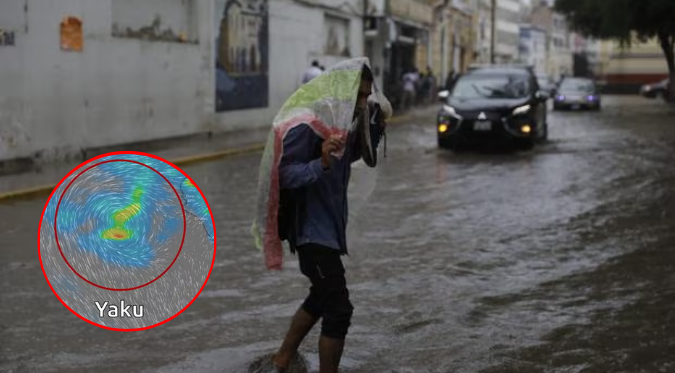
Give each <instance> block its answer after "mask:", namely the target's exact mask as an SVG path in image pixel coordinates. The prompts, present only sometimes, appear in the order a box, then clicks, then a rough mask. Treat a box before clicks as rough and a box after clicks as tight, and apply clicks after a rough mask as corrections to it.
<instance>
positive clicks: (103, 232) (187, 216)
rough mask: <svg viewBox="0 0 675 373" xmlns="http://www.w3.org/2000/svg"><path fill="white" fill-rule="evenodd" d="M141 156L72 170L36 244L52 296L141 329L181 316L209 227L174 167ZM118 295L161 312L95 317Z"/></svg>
mask: <svg viewBox="0 0 675 373" xmlns="http://www.w3.org/2000/svg"><path fill="white" fill-rule="evenodd" d="M143 154H144V153H128V154H120V155H117V154H116V155H110V156H102V157H97V159H95V160H91V161H89V162H85V163H84V164H82V165H80V166H79V167H78V168H77V169H75V170H73V172H71V174H69V175H68V176H67V177H66V178H64V179H63V180H62V181H61V183H60V184H59V186H58V187H57V188H56V189H55V190H54V192H53V193H52V196H51V197H50V199H49V201H48V202H47V204H46V206H45V210H44V214H43V217H42V222H41V228H40V236H39V247H40V252H41V258H42V259H44V261H45V263H44V264H43V270H44V271H45V275H46V276H47V279H48V282H50V286H52V285H53V286H52V290H54V292H55V293H57V295H59V293H60V295H61V296H62V297H63V299H62V298H61V297H59V299H61V300H62V302H64V304H69V306H68V307H69V308H71V307H72V308H71V311H74V309H77V312H76V313H77V314H78V316H80V317H84V318H86V319H88V320H91V321H94V322H96V323H97V324H100V325H115V326H119V325H122V324H123V326H127V327H132V326H133V327H140V326H147V325H150V324H149V323H157V322H161V321H162V320H163V319H166V318H167V317H169V316H170V315H171V314H172V313H175V312H178V311H180V309H181V308H183V307H186V305H187V304H189V301H191V300H193V298H192V297H194V296H195V294H197V293H198V291H199V287H198V286H203V284H204V281H205V280H206V279H207V278H208V274H210V268H209V265H211V266H212V261H213V258H214V257H215V246H214V245H215V226H214V224H213V219H212V217H211V213H210V210H209V207H208V204H207V203H206V200H205V199H204V198H203V195H202V194H201V192H200V191H199V190H198V188H197V187H196V186H195V185H194V184H193V182H192V181H191V180H190V179H189V178H188V177H187V176H186V175H185V174H184V173H183V172H182V171H180V170H179V169H177V168H176V167H175V166H174V165H172V164H170V163H168V162H166V161H163V160H161V159H160V158H156V157H148V156H145V155H143ZM186 240H187V241H188V245H189V247H188V249H187V252H183V250H182V249H183V247H184V243H185V242H186ZM59 254H60V255H59ZM174 263H175V264H176V266H175V267H172V266H173V265H174ZM75 275H76V276H75ZM165 275H166V276H165ZM160 279H161V280H160ZM50 280H51V281H50ZM155 281H157V282H156V283H155ZM94 287H95V288H94ZM160 289H161V290H160ZM120 297H121V299H126V301H127V303H128V302H131V301H132V300H133V299H137V300H139V301H137V302H141V303H142V304H145V305H146V308H147V309H151V308H150V306H149V304H150V303H153V302H154V300H159V299H161V301H160V302H159V304H161V307H159V308H157V309H155V312H153V314H152V315H151V316H150V317H146V319H145V320H118V319H109V318H104V319H100V320H99V318H100V317H99V318H97V317H96V316H97V314H99V311H98V310H97V309H96V308H92V307H93V302H94V301H96V300H100V301H108V300H110V299H118V298H120ZM150 300H153V302H150ZM111 302H112V300H111ZM154 303H156V302H154ZM160 308H161V312H159V309H160ZM99 316H100V315H99Z"/></svg>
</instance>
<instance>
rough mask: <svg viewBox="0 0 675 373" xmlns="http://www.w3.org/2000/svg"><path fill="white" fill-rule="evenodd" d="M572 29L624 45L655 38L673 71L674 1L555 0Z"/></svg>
mask: <svg viewBox="0 0 675 373" xmlns="http://www.w3.org/2000/svg"><path fill="white" fill-rule="evenodd" d="M555 10H556V11H558V12H560V13H562V14H564V15H565V16H566V17H567V20H568V22H569V23H570V24H571V26H572V28H573V29H575V30H577V31H579V32H581V33H582V34H585V35H588V36H592V37H595V38H600V39H615V40H619V41H620V42H621V44H622V45H623V46H626V45H630V44H631V43H634V42H636V41H645V40H647V39H651V38H657V39H658V41H659V44H660V45H661V48H662V49H663V53H664V55H665V57H666V60H667V61H668V68H669V70H670V72H671V74H675V56H674V55H675V53H674V50H673V49H674V47H675V0H557V1H556V4H555Z"/></svg>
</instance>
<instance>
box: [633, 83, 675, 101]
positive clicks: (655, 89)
mask: <svg viewBox="0 0 675 373" xmlns="http://www.w3.org/2000/svg"><path fill="white" fill-rule="evenodd" d="M669 87H670V80H669V79H664V80H662V81H660V82H658V83H654V84H645V85H643V86H642V87H641V88H640V94H641V95H642V96H644V97H647V98H661V99H664V100H666V99H667V98H668V97H669V95H670V91H669V90H668V88H669Z"/></svg>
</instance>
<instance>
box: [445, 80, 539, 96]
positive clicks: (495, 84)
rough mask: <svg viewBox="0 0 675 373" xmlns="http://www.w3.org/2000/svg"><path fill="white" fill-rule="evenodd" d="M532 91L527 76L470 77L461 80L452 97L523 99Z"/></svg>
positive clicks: (456, 85)
mask: <svg viewBox="0 0 675 373" xmlns="http://www.w3.org/2000/svg"><path fill="white" fill-rule="evenodd" d="M529 91H530V83H529V77H528V76H527V75H515V74H514V75H468V76H464V77H462V78H460V79H459V80H458V81H457V83H456V84H455V87H454V89H453V90H452V94H451V97H453V98H458V99H475V98H488V99H499V98H523V97H527V96H528V94H529Z"/></svg>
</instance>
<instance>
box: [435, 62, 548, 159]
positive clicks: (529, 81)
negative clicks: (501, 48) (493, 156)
mask: <svg viewBox="0 0 675 373" xmlns="http://www.w3.org/2000/svg"><path fill="white" fill-rule="evenodd" d="M439 97H440V99H441V101H442V102H443V106H442V107H441V109H440V110H439V111H438V116H437V118H436V128H437V131H436V132H437V137H438V146H439V147H441V148H448V149H458V148H460V147H462V146H463V145H467V144H472V143H476V142H481V141H485V140H496V141H502V142H503V141H507V142H516V143H518V144H521V145H523V146H524V147H526V148H531V147H532V146H533V145H534V144H535V143H536V142H538V141H545V140H546V139H547V136H548V127H547V110H546V102H547V100H548V99H549V96H548V94H547V93H546V92H545V91H542V90H540V89H539V84H538V83H537V78H536V76H535V75H534V73H533V71H532V69H531V68H529V67H519V66H498V65H496V66H495V65H488V66H482V67H474V68H472V69H470V70H469V71H468V72H467V73H465V74H463V75H461V76H459V78H458V79H457V81H456V83H455V85H454V87H453V89H452V91H442V92H440V93H439Z"/></svg>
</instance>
